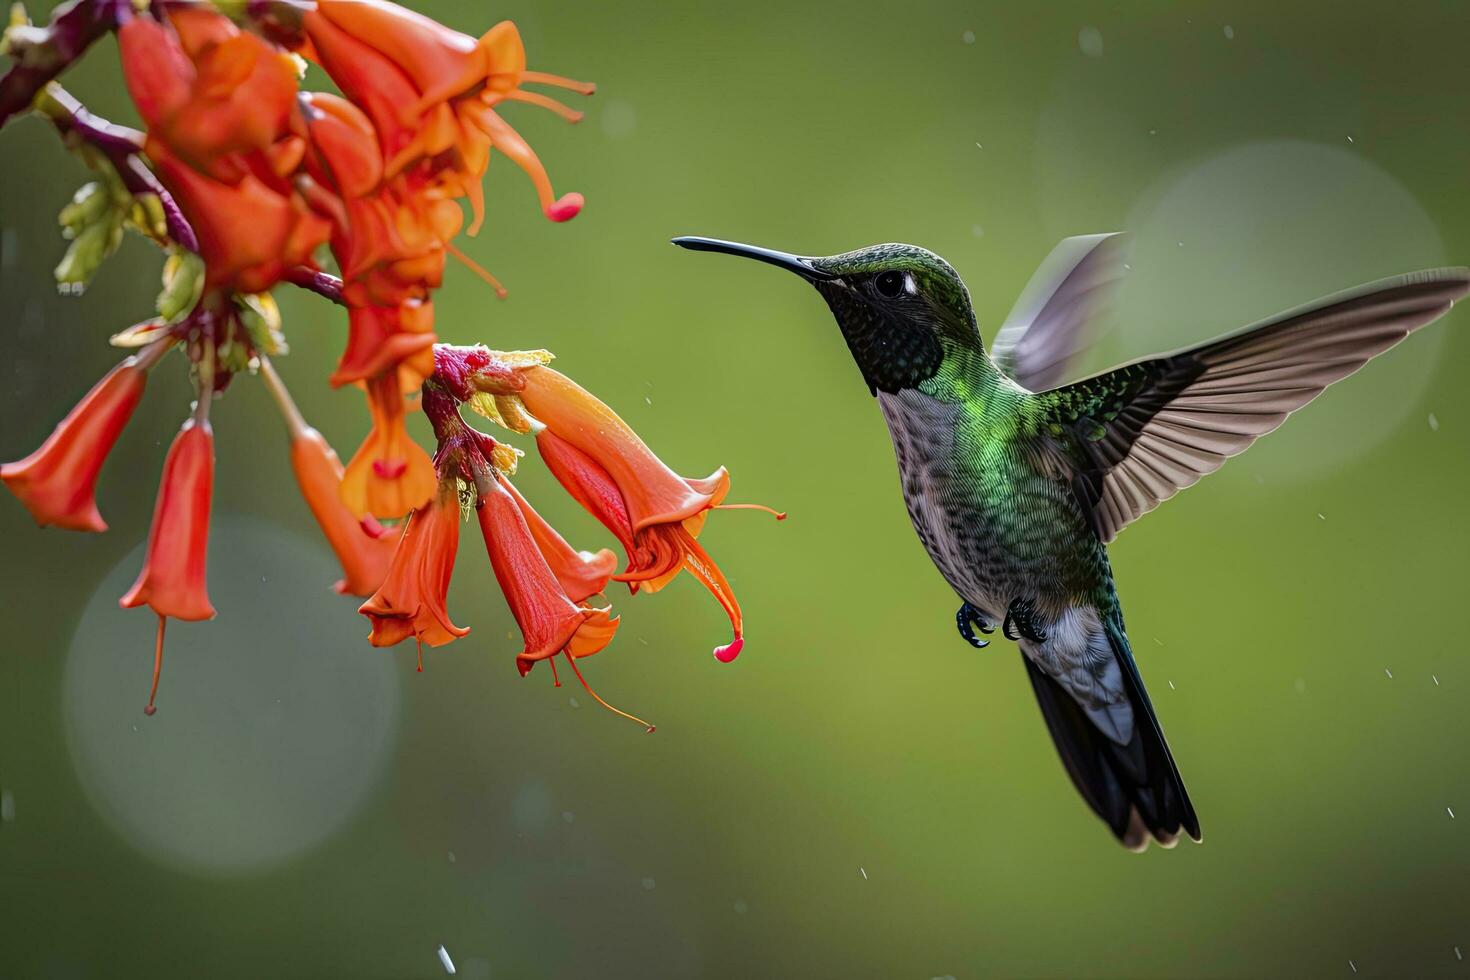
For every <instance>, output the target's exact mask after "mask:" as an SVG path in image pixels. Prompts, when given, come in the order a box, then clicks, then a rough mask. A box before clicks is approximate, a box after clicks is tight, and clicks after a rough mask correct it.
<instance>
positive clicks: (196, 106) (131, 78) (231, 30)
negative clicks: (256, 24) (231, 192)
mask: <svg viewBox="0 0 1470 980" xmlns="http://www.w3.org/2000/svg"><path fill="white" fill-rule="evenodd" d="M169 22H170V23H169V25H164V24H161V23H159V22H157V21H154V20H150V19H148V18H147V17H133V18H131V19H130V20H129V21H128V22H127V23H125V24H123V26H122V27H121V28H119V30H118V46H119V52H120V54H121V56H122V65H123V77H124V78H125V79H126V81H127V85H128V92H129V94H131V95H132V97H133V102H134V104H135V105H136V106H137V107H138V113H139V115H141V116H142V117H143V121H144V123H146V124H147V126H148V130H149V132H150V133H151V134H152V135H153V136H154V137H156V138H157V139H159V140H161V141H162V142H164V143H166V144H168V145H169V147H171V148H172V149H173V150H174V152H176V153H177V154H178V155H179V156H181V157H183V158H184V159H186V160H188V161H189V163H190V164H192V165H193V166H195V167H197V168H199V169H200V170H202V171H204V172H206V173H210V174H212V175H214V176H216V177H218V178H220V179H226V180H229V179H233V178H234V177H236V176H238V174H239V168H238V166H237V165H235V164H234V163H233V162H230V161H222V160H220V159H219V158H220V157H222V156H226V155H229V154H235V153H247V152H251V151H258V150H264V149H266V148H267V147H269V146H270V145H271V144H273V143H275V142H276V141H277V140H278V139H280V138H282V137H283V136H285V135H286V134H287V127H288V123H289V120H290V118H291V114H292V112H294V111H295V104H296V72H295V69H294V67H293V66H292V63H291V59H290V57H289V56H288V55H287V54H286V53H285V52H283V51H280V50H278V49H276V48H274V47H272V46H271V45H269V44H267V43H266V42H265V41H262V40H261V39H260V38H258V37H256V36H255V35H253V34H248V33H245V32H243V31H241V30H240V29H239V28H238V27H236V26H235V25H234V24H233V23H231V22H230V20H229V19H228V18H227V17H224V16H222V15H220V14H218V13H215V12H213V11H210V10H206V9H204V8H202V7H179V8H175V9H172V10H171V11H170V14H169Z"/></svg>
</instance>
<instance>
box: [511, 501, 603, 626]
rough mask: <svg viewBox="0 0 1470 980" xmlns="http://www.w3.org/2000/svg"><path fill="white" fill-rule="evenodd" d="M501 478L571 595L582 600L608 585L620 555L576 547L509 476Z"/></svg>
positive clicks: (535, 538) (576, 600)
mask: <svg viewBox="0 0 1470 980" xmlns="http://www.w3.org/2000/svg"><path fill="white" fill-rule="evenodd" d="M500 482H501V485H502V486H504V487H505V490H506V492H507V493H509V494H510V496H511V499H513V500H514V501H515V502H516V506H517V507H519V508H520V511H521V517H522V518H523V519H524V520H525V522H526V527H527V528H528V529H529V530H530V532H531V540H533V541H535V542H536V549H537V550H538V551H540V552H541V557H542V558H543V559H545V560H546V564H547V567H549V568H550V569H551V573H552V574H553V575H555V576H556V581H557V583H558V584H560V585H561V588H562V591H564V592H565V593H566V594H567V598H568V599H571V600H572V601H573V602H581V601H583V600H584V599H588V598H590V597H592V596H594V595H597V594H598V593H600V592H601V591H602V590H603V589H605V588H607V583H608V580H609V579H611V578H612V575H613V572H614V570H615V569H616V568H617V564H618V556H617V555H615V554H613V553H612V552H611V551H609V550H608V549H606V548H603V549H601V550H600V551H598V552H596V553H593V552H590V551H578V550H577V549H575V548H573V547H572V546H571V545H569V544H567V540H566V538H563V537H562V536H561V534H559V533H558V532H557V530H556V528H554V527H552V526H551V525H550V524H548V523H546V519H545V518H543V517H542V516H541V515H540V514H538V513H536V510H535V508H534V507H532V506H531V505H530V504H529V503H527V502H526V498H525V497H522V496H521V492H520V491H519V490H517V489H516V488H515V485H514V484H513V483H511V482H510V481H509V480H505V479H502V480H501V481H500Z"/></svg>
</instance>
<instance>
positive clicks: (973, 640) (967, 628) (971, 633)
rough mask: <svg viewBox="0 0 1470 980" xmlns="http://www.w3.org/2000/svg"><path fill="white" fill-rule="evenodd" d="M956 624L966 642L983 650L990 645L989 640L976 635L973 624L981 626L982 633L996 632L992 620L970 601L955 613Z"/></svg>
mask: <svg viewBox="0 0 1470 980" xmlns="http://www.w3.org/2000/svg"><path fill="white" fill-rule="evenodd" d="M954 624H955V626H956V627H958V629H959V631H960V636H963V637H964V638H965V642H966V643H968V644H970V646H972V647H974V648H975V649H977V650H983V649H985V648H986V647H988V646H990V641H989V640H982V639H979V638H977V637H976V636H975V630H974V629H973V628H972V626H978V627H980V632H982V633H994V632H995V627H994V626H993V625H991V622H990V620H988V619H986V618H985V614H984V613H982V612H981V611H980V610H978V609H976V608H975V607H974V606H972V605H970V604H969V603H968V602H967V603H965V604H964V605H962V606H960V611H959V612H957V613H955V614H954Z"/></svg>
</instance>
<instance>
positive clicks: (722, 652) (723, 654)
mask: <svg viewBox="0 0 1470 980" xmlns="http://www.w3.org/2000/svg"><path fill="white" fill-rule="evenodd" d="M743 649H745V637H743V636H737V637H735V639H733V640H731V641H730V642H729V643H726V644H725V645H724V646H722V647H715V659H716V660H718V661H719V662H720V663H722V664H728V663H732V662H734V660H735V658H736V657H738V656H740V651H741V650H743Z"/></svg>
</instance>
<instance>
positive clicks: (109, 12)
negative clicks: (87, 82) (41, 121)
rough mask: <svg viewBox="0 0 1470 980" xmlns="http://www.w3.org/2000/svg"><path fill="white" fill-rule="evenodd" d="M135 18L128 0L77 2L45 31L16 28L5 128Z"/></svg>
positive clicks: (2, 95)
mask: <svg viewBox="0 0 1470 980" xmlns="http://www.w3.org/2000/svg"><path fill="white" fill-rule="evenodd" d="M130 14H131V5H130V4H129V2H128V0H71V2H70V3H64V4H62V5H61V6H59V7H57V8H56V9H55V10H54V11H52V12H51V22H50V23H49V24H47V25H46V26H45V27H21V28H14V29H12V30H11V31H10V32H9V34H8V37H9V47H8V50H7V52H6V53H7V54H9V55H10V57H11V58H13V59H14V61H15V63H14V64H13V65H11V66H10V70H9V71H7V72H6V73H5V76H4V77H3V78H0V126H4V125H5V124H6V123H7V122H8V121H9V120H10V117H11V116H14V115H16V114H17V113H21V112H25V111H26V110H27V109H29V108H30V107H31V101H32V100H33V99H35V97H36V93H38V92H40V91H41V89H42V88H43V87H45V85H46V83H47V82H49V81H51V80H52V79H54V78H56V77H57V76H58V75H60V74H61V73H62V72H64V71H66V70H67V69H68V68H70V67H71V65H72V63H73V62H74V61H76V60H77V59H78V58H79V57H81V55H82V52H84V51H86V50H87V48H89V47H90V46H91V45H92V42H93V41H96V40H97V39H98V38H100V37H102V35H104V34H106V33H108V32H109V31H111V30H113V29H114V28H115V27H117V25H118V24H119V23H121V22H122V19H123V18H126V17H128V16H130Z"/></svg>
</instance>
